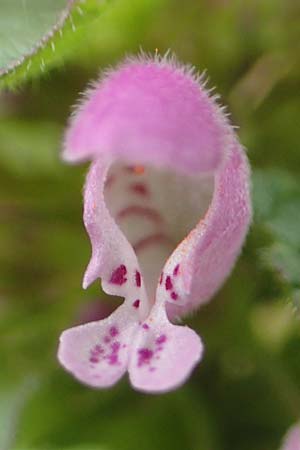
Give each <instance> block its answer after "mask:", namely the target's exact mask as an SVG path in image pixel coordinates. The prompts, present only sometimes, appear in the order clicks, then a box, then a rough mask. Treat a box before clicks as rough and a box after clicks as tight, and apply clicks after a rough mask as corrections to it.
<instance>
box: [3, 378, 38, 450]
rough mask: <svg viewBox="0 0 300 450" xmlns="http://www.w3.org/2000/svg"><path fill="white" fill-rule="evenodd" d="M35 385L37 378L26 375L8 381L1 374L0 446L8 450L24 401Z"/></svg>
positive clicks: (12, 440)
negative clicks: (22, 378) (21, 378)
mask: <svg viewBox="0 0 300 450" xmlns="http://www.w3.org/2000/svg"><path fill="white" fill-rule="evenodd" d="M36 387H37V380H36V378H35V377H33V376H28V377H27V378H25V379H24V380H23V381H20V380H19V381H16V382H15V383H13V382H12V381H10V382H9V383H8V382H7V381H5V380H4V378H3V373H2V374H1V383H0V448H1V450H9V449H10V448H11V444H12V443H13V442H14V439H15V433H16V428H17V427H18V425H19V419H20V415H21V413H22V410H23V409H24V407H25V404H26V401H27V400H28V399H29V398H30V396H31V395H32V394H33V392H34V390H35V389H36Z"/></svg>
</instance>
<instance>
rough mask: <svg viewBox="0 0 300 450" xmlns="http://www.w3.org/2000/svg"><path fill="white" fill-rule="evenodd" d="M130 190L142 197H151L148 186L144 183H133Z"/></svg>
mask: <svg viewBox="0 0 300 450" xmlns="http://www.w3.org/2000/svg"><path fill="white" fill-rule="evenodd" d="M129 188H130V190H131V191H132V192H134V193H135V194H138V195H141V196H142V197H147V196H148V195H149V191H148V189H147V186H146V185H145V184H144V183H133V184H131V185H130V187H129Z"/></svg>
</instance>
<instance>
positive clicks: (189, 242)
mask: <svg viewBox="0 0 300 450" xmlns="http://www.w3.org/2000/svg"><path fill="white" fill-rule="evenodd" d="M214 182H215V183H214V184H215V189H214V195H213V198H212V202H211V204H210V206H209V209H208V211H207V213H206V215H205V217H204V218H203V220H200V222H199V223H198V225H197V226H196V227H195V228H194V229H193V230H192V231H191V232H190V233H189V235H188V236H187V238H186V239H184V240H183V242H182V243H181V244H180V245H179V246H178V247H177V249H176V250H175V251H174V253H173V254H172V256H171V258H169V260H168V262H167V264H166V266H165V267H164V269H163V272H164V274H165V276H166V277H167V276H169V277H170V278H171V280H172V283H173V284H174V289H175V291H176V294H177V296H178V298H180V299H181V302H179V301H178V300H177V301H172V298H170V295H168V293H167V292H166V290H164V289H163V287H162V286H158V292H157V296H163V297H164V298H165V300H167V301H169V302H171V303H172V305H169V306H168V311H169V314H170V315H171V316H176V315H180V316H181V315H183V314H185V313H188V312H189V311H191V310H193V309H195V308H197V307H198V306H199V305H200V304H202V303H205V302H207V301H208V300H209V299H210V298H211V297H212V295H213V294H214V293H215V292H216V291H217V290H218V289H219V288H220V286H221V285H222V283H223V282H224V280H225V279H226V277H227V276H228V275H229V273H230V272H231V270H232V267H233V265H234V263H235V261H236V258H237V257H238V255H239V253H240V251H241V247H242V244H243V242H244V239H245V236H246V233H247V231H248V227H249V223H250V220H251V200H250V192H249V190H250V189H249V167H248V163H247V159H246V156H245V154H244V152H243V149H242V148H241V147H240V146H239V145H238V143H237V142H236V141H235V140H233V141H232V144H231V145H230V147H229V149H228V153H227V157H226V160H225V161H224V162H223V164H222V165H221V166H220V168H219V169H218V170H217V171H216V173H215V176H214ZM175 267H179V268H180V269H179V274H177V275H176V276H174V274H173V271H174V268H175ZM180 303H181V305H180V306H177V305H179V304H180Z"/></svg>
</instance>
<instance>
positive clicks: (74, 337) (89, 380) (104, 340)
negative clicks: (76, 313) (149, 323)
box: [58, 304, 138, 388]
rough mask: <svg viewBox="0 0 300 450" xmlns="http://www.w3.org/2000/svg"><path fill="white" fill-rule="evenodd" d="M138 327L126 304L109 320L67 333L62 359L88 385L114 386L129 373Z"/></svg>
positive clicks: (62, 348)
mask: <svg viewBox="0 0 300 450" xmlns="http://www.w3.org/2000/svg"><path fill="white" fill-rule="evenodd" d="M137 326H138V325H137V322H136V321H135V320H134V319H133V318H132V314H130V311H128V307H127V306H126V305H125V304H123V305H121V306H120V307H119V308H118V309H117V310H116V311H115V312H114V313H113V314H112V315H111V316H110V317H108V318H107V319H104V320H101V321H98V322H90V323H88V324H85V325H80V326H77V327H74V328H70V329H68V330H66V331H64V332H63V333H62V335H61V337H60V344H59V349H58V359H59V361H60V363H61V364H62V365H63V366H64V367H65V369H66V370H67V371H69V372H71V373H72V374H73V375H74V376H75V378H77V379H78V380H79V381H81V382H82V383H84V384H87V385H89V386H93V387H99V388H100V387H101V388H103V387H109V386H112V385H113V384H115V383H116V382H117V381H118V380H119V379H120V378H121V377H122V375H123V374H124V373H125V372H126V370H127V365H128V355H129V351H130V345H131V340H132V335H133V334H134V332H135V331H136V328H137Z"/></svg>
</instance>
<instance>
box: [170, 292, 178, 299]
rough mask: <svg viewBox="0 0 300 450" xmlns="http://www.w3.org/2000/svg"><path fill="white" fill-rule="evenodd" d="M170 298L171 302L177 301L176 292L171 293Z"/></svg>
mask: <svg viewBox="0 0 300 450" xmlns="http://www.w3.org/2000/svg"><path fill="white" fill-rule="evenodd" d="M171 298H172V299H173V300H177V299H178V294H176V292H172V293H171Z"/></svg>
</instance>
